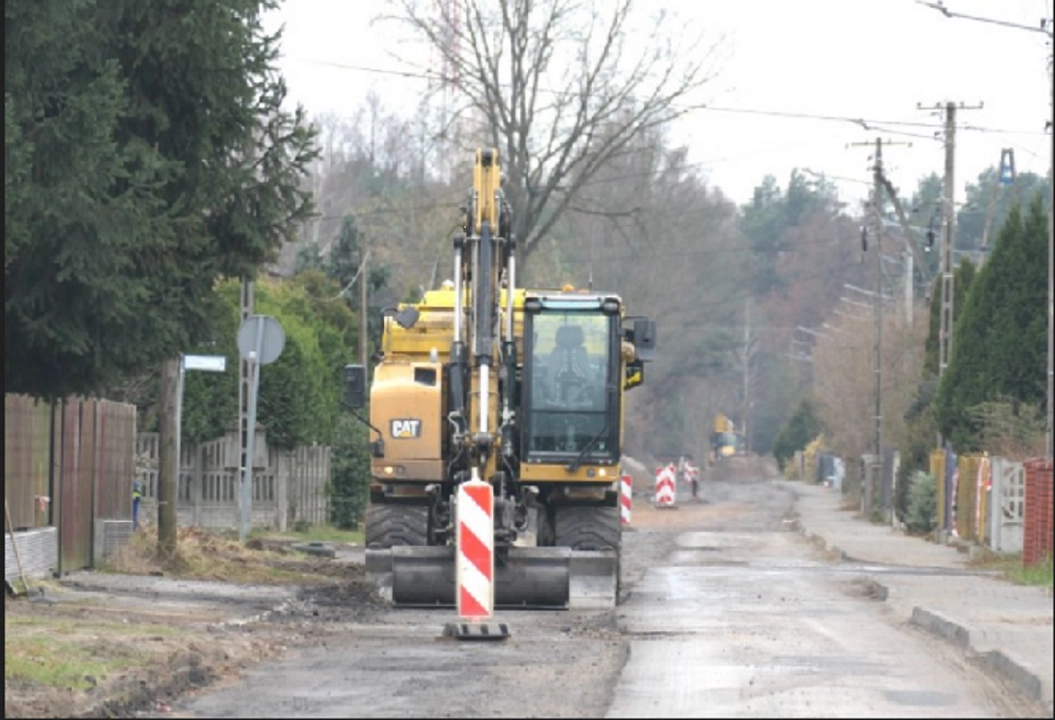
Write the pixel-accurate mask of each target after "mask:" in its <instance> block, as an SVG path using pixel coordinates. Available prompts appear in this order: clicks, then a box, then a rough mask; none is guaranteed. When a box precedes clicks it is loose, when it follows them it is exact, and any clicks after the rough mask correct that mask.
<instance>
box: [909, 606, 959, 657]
mask: <svg viewBox="0 0 1055 720" xmlns="http://www.w3.org/2000/svg"><path fill="white" fill-rule="evenodd" d="M909 622H910V623H911V624H913V625H915V626H916V627H918V628H922V629H923V630H926V631H927V632H929V633H931V634H932V635H937V636H938V637H940V638H943V639H945V640H948V641H949V642H951V643H952V644H953V645H955V646H956V647H958V648H963V649H967V648H969V647H970V646H971V631H970V630H968V629H967V628H965V627H964V626H963V625H960V624H959V623H957V622H955V621H954V620H951V619H950V618H948V617H946V616H945V615H943V614H942V613H940V612H938V611H937V610H928V609H927V608H924V607H920V606H918V605H917V606H916V607H914V608H912V617H911V618H909Z"/></svg>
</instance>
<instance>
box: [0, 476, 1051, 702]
mask: <svg viewBox="0 0 1055 720" xmlns="http://www.w3.org/2000/svg"><path fill="white" fill-rule="evenodd" d="M822 490H823V489H819V488H816V487H806V486H801V485H800V484H797V483H784V482H782V481H779V480H772V479H762V478H761V477H747V478H740V479H730V480H723V481H705V482H703V484H702V490H701V497H700V498H699V499H697V500H692V499H691V498H690V497H689V496H688V492H687V491H686V490H685V489H684V488H679V495H678V502H677V503H676V504H675V506H674V507H672V508H663V509H658V508H655V507H653V506H652V504H651V503H650V497H649V493H648V490H647V486H646V484H645V483H644V482H639V483H638V484H637V485H636V487H635V494H634V498H633V500H634V504H633V510H632V518H631V522H630V524H629V525H628V526H627V528H626V531H625V532H624V535H623V555H622V563H621V571H622V582H621V598H620V603H619V605H618V606H617V607H616V608H614V609H609V610H572V611H512V610H510V611H503V610H499V611H497V613H496V615H495V618H494V619H495V620H496V621H501V622H504V623H508V625H509V627H510V630H511V636H510V637H509V638H508V639H506V640H500V641H480V640H475V641H466V640H456V639H453V638H445V637H443V636H442V631H443V628H444V626H445V624H446V623H449V622H451V621H452V620H454V619H456V613H455V611H453V610H450V609H436V610H427V609H394V608H392V607H390V606H389V605H388V604H387V603H386V602H384V601H383V600H381V599H380V598H379V597H378V595H377V593H376V591H375V589H374V588H373V587H372V586H371V584H370V583H369V582H368V581H367V579H366V578H365V576H364V574H363V564H362V561H363V555H364V552H363V550H362V549H361V548H355V547H347V546H339V547H335V555H334V557H333V558H324V557H320V558H315V557H312V558H310V559H306V560H300V561H298V562H301V563H302V564H306V565H305V566H304V567H303V568H302V569H303V570H305V571H312V572H314V573H316V575H317V576H318V578H322V579H324V580H325V581H321V580H320V581H319V582H314V583H311V584H308V585H301V586H298V585H295V584H288V585H266V586H265V585H240V584H234V583H226V582H216V581H211V582H210V581H197V582H192V581H185V580H178V579H174V578H170V577H165V576H161V577H158V576H151V575H147V576H134V575H123V574H115V573H80V574H75V575H71V576H69V577H67V578H65V579H64V580H63V581H62V582H61V583H58V584H53V585H49V586H48V587H47V588H46V589H45V592H44V594H43V595H42V596H39V597H37V598H36V599H35V601H33V602H29V601H27V600H25V599H19V600H11V599H9V600H8V602H7V604H6V607H5V629H6V630H7V631H8V635H9V636H10V635H11V631H12V629H15V630H16V631H21V632H22V637H23V638H24V637H26V632H27V629H28V630H35V631H37V632H41V633H43V632H49V633H58V634H62V633H63V632H64V631H63V630H62V628H63V627H65V628H66V630H65V634H66V635H67V636H68V638H69V639H70V641H72V639H73V636H75V635H78V634H84V633H85V632H88V633H89V635H90V636H91V638H93V639H92V640H91V642H92V643H94V645H90V647H93V648H94V652H95V653H96V656H97V657H98V658H100V659H101V660H110V661H112V662H110V663H109V664H106V665H105V667H104V668H103V669H102V670H100V676H99V677H90V678H87V679H85V678H77V679H76V682H72V681H71V683H70V688H69V689H54V688H53V689H51V690H48V691H43V690H41V689H40V688H39V687H38V688H35V687H34V686H33V685H32V683H26V682H22V683H13V682H12V681H10V680H8V681H7V682H6V683H5V685H6V687H5V711H6V713H5V714H7V715H9V716H10V715H13V714H14V715H22V716H36V717H48V716H51V717H58V716H70V715H75V714H79V715H83V716H106V715H108V716H140V717H142V716H156V717H275V716H284V717H309V716H344V717H348V716H353V717H488V716H505V717H601V716H607V717H644V716H652V717H734V716H754V717H789V716H802V717H806V716H809V717H881V716H882V717H891V716H899V717H939V716H949V717H952V716H959V717H964V716H971V717H1042V716H1050V712H1051V710H1050V707H1051V706H1050V702H1051V696H1050V692H1051V665H1050V655H1051V652H1050V651H1051V647H1050V645H1051V636H1052V625H1051V614H1052V609H1051V600H1050V596H1048V595H1047V591H1046V590H1042V589H1038V588H1032V587H1020V586H1013V585H1011V584H1010V583H1008V582H1007V581H1006V580H1002V579H999V578H994V577H987V575H991V574H992V573H989V572H987V571H981V570H979V571H974V570H971V569H970V568H969V567H967V566H966V563H965V562H964V561H961V560H959V558H955V557H951V556H949V558H950V562H949V563H946V567H941V566H940V563H936V562H934V561H933V560H932V558H931V555H930V554H928V553H931V554H933V553H935V552H947V553H951V554H952V555H956V554H957V553H956V551H955V550H954V549H950V548H940V547H937V546H932V545H928V544H927V543H925V542H924V541H923V540H920V539H916V538H905V537H894V536H889V537H890V540H883V539H882V538H881V537H880V536H875V537H871V538H870V540H869V545H870V547H871V548H873V550H875V551H876V552H883V543H884V542H887V543H889V542H894V543H896V542H899V541H903V542H910V543H914V544H916V545H918V546H919V547H920V548H921V556H922V557H925V558H927V562H926V563H919V562H916V563H914V562H913V561H912V559H911V558H910V557H903V558H902V560H901V561H900V562H899V561H896V560H894V561H892V560H891V558H885V559H876V560H874V561H873V560H870V559H869V558H867V557H861V555H862V554H863V550H862V549H860V548H855V549H854V552H852V553H851V552H849V551H847V550H846V549H845V548H846V547H850V538H851V537H852V533H851V532H850V531H853V530H854V528H855V526H856V527H857V529H860V530H862V531H864V532H868V531H871V530H872V526H870V525H869V524H868V523H865V522H863V521H854V520H853V519H852V518H851V519H849V520H847V513H846V512H845V511H842V510H840V509H838V508H837V507H833V506H830V505H823V503H824V502H827V501H828V498H825V497H823V496H822V495H818V494H816V493H818V492H820V491H822ZM810 493H814V494H813V495H811V494H810ZM799 506H801V508H800V507H799ZM800 510H804V511H805V512H801V511H800ZM840 513H842V514H840ZM838 518H842V520H843V521H846V522H844V526H842V527H839V526H837V524H836V520H837V519H838ZM847 522H848V523H849V524H846V523H847ZM807 524H812V525H813V526H814V527H816V528H817V529H818V531H820V532H826V533H827V534H828V537H827V538H825V537H823V536H822V535H821V534H819V532H815V531H813V530H810V529H809V528H808V527H806V525H807ZM887 535H888V534H884V537H885V536H887ZM841 538H845V539H841ZM839 542H841V543H842V545H839V544H838V543H839ZM886 552H890V548H889V547H888V549H887V550H886ZM902 555H903V552H902ZM952 561H957V562H959V565H958V566H957V565H956V564H955V563H953V562H952ZM287 562H292V561H290V560H288V558H287ZM943 579H945V580H947V581H948V582H949V583H951V584H955V588H952V591H953V592H961V591H960V590H957V588H962V587H963V586H964V585H965V584H969V585H971V586H972V587H975V588H981V590H978V591H977V592H983V591H984V590H985V589H986V588H989V587H990V586H991V585H992V586H995V587H996V588H997V590H998V591H1000V592H1002V593H1003V594H1004V595H1005V596H1007V597H1005V598H1004V600H1003V602H1004V603H1005V605H1007V606H1008V610H1007V613H1005V614H1015V616H1014V617H1005V618H1004V619H1005V620H1006V621H1008V622H1009V623H1011V622H1013V623H1015V624H1016V626H1017V627H1018V628H1019V629H1020V630H1026V631H1027V632H1024V633H1020V634H1019V635H1018V636H1015V635H1013V634H1010V633H1008V634H1005V635H1003V636H1001V637H1003V638H1005V640H1006V642H1010V643H1015V644H1017V645H1018V647H1019V650H1020V652H1019V653H1018V655H1016V654H1015V648H1010V649H1007V653H1006V654H1005V655H1004V656H999V655H998V654H994V653H992V652H988V651H987V649H986V648H983V647H980V646H979V643H980V639H979V638H980V636H978V633H977V630H976V633H975V638H974V639H973V640H972V639H970V636H969V635H968V636H967V639H966V640H965V633H969V630H970V626H969V625H967V624H966V621H965V627H967V628H968V629H963V628H960V629H961V630H962V632H957V631H956V628H957V627H959V626H958V625H956V621H955V618H950V616H949V615H948V614H943V613H942V612H940V611H938V610H933V611H930V610H928V609H927V608H920V606H919V605H917V604H914V602H913V599H912V594H913V593H926V592H930V593H931V594H930V595H929V596H926V597H929V598H934V597H937V595H938V593H936V591H935V587H936V585H937V583H939V582H940V581H942V580H943ZM950 587H951V585H950V586H948V587H947V588H946V589H947V590H948V589H950ZM928 588H929V590H928ZM990 592H991V590H990ZM1012 595H1013V596H1014V597H1015V598H1017V601H1016V602H1017V604H1015V605H1010V604H1008V597H1010V596H1012ZM1045 608H1046V614H1045ZM934 618H939V619H943V620H944V621H945V624H941V623H939V622H937V621H935V620H934ZM1023 626H1026V627H1023ZM1016 638H1017V639H1016ZM1025 638H1033V641H1031V642H1033V645H1032V646H1031V645H1030V644H1029V642H1027V640H1026V639H1025ZM1038 638H1039V639H1038ZM1044 642H1046V643H1047V646H1046V648H1047V651H1048V657H1049V664H1048V665H1047V666H1046V668H1045V667H1043V665H1041V666H1039V667H1038V666H1037V664H1036V662H1040V661H1036V662H1035V663H1034V664H1033V665H1030V662H1029V658H1030V657H1032V658H1034V660H1036V658H1037V657H1038V656H1040V655H1041V654H1042V653H1043V652H1044V649H1045V646H1044V645H1043V644H1044ZM1038 643H1039V645H1038ZM7 649H8V651H9V652H10V649H11V645H10V641H9V642H8V643H7ZM987 653H988V654H987ZM122 657H123V658H126V659H125V660H124V661H123V662H122V661H121V658H122ZM1000 657H1004V659H1005V660H1006V662H1003V663H1001V662H1000V661H999V660H1000ZM104 673H105V674H104ZM1045 673H1046V675H1045ZM1031 682H1032V684H1031Z"/></svg>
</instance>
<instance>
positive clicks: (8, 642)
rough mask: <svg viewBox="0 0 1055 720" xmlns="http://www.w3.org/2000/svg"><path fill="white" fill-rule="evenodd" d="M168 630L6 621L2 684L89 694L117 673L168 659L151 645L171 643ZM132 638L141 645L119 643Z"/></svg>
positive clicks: (75, 622)
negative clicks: (9, 682) (158, 641)
mask: <svg viewBox="0 0 1055 720" xmlns="http://www.w3.org/2000/svg"><path fill="white" fill-rule="evenodd" d="M173 632H174V630H173V629H172V628H170V627H168V626H165V625H134V626H133V625H129V624H126V623H114V622H100V621H93V622H84V621H83V620H81V619H80V618H67V619H62V620H57V621H56V619H55V618H54V617H50V616H46V617H40V616H32V615H22V616H20V615H14V616H10V615H8V614H7V613H5V616H4V679H5V680H13V681H17V682H21V683H24V684H28V685H36V686H46V687H54V688H70V689H73V690H87V689H89V688H91V687H94V686H95V685H96V684H98V683H100V682H102V681H103V680H105V679H107V677H108V676H109V675H110V674H111V673H113V672H115V671H127V670H129V669H131V668H136V667H142V666H144V665H146V664H148V663H150V662H151V661H154V660H157V659H158V658H159V657H161V656H162V655H163V654H164V650H163V649H162V646H160V645H159V644H155V643H152V642H149V641H150V640H152V639H154V638H158V639H161V638H164V637H171V636H172V634H173ZM128 635H133V636H138V637H139V638H141V640H140V641H138V642H131V643H118V642H114V641H113V640H112V638H114V637H115V636H121V637H125V636H128Z"/></svg>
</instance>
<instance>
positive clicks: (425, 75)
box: [284, 56, 1047, 137]
mask: <svg viewBox="0 0 1055 720" xmlns="http://www.w3.org/2000/svg"><path fill="white" fill-rule="evenodd" d="M284 57H285V58H286V59H288V60H292V61H294V62H304V63H309V64H314V65H324V66H327V67H333V68H337V69H343V70H353V71H357V72H367V73H377V74H382V75H396V76H400V77H406V78H412V79H421V80H444V78H443V76H442V75H441V74H440V73H436V72H431V71H425V72H420V71H418V72H415V71H411V70H393V69H386V68H375V67H369V66H365V65H351V64H347V63H339V62H333V61H328V60H314V59H310V58H298V57H291V56H284ZM538 92H546V93H551V94H555V95H561V96H563V95H567V94H568V91H567V90H552V89H549V88H538ZM672 107H673V108H674V109H680V110H682V111H691V112H715V113H735V114H741V115H758V116H762V117H779V118H785V119H794V120H819V121H825V122H840V123H851V124H854V125H859V126H861V127H862V128H864V129H865V130H867V131H872V130H875V129H876V126H879V125H895V126H903V127H916V128H928V129H934V130H944V127H945V126H944V125H943V124H941V123H936V122H921V121H918V120H916V121H913V120H877V119H873V118H864V117H855V116H852V115H827V114H820V113H806V112H796V111H790V110H773V109H760V108H738V107H723V106H720V105H698V106H691V107H686V106H680V107H679V106H672ZM957 130H967V131H978V132H997V133H1010V134H1015V135H1045V134H1047V133H1045V132H1043V131H1038V130H1013V129H1008V128H987V127H981V126H977V125H962V126H961V125H958V126H957ZM889 132H893V131H889ZM921 137H925V136H921Z"/></svg>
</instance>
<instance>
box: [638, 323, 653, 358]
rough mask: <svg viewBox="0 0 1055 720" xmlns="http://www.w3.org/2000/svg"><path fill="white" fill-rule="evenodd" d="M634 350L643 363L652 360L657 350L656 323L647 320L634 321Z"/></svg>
mask: <svg viewBox="0 0 1055 720" xmlns="http://www.w3.org/2000/svg"><path fill="white" fill-rule="evenodd" d="M634 349H635V350H636V355H637V358H638V359H639V360H641V361H642V362H649V361H650V360H652V355H653V353H654V351H655V349H656V321H655V320H649V319H647V318H635V319H634Z"/></svg>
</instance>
